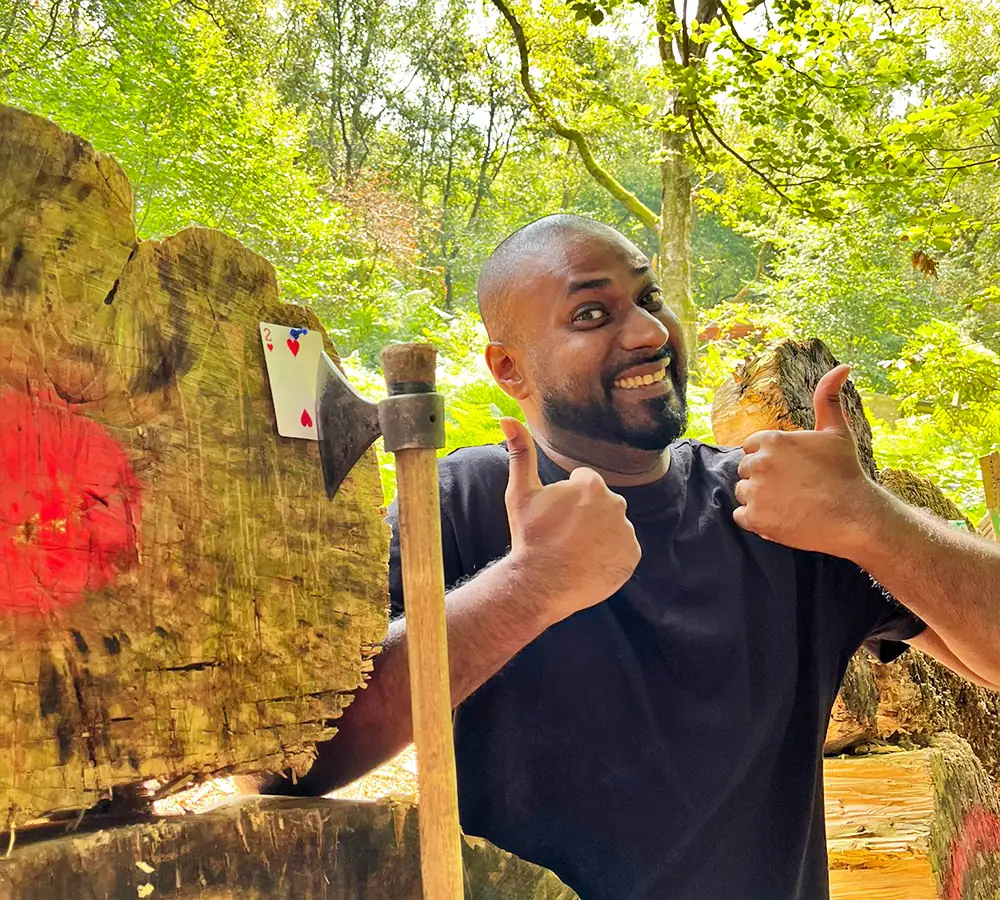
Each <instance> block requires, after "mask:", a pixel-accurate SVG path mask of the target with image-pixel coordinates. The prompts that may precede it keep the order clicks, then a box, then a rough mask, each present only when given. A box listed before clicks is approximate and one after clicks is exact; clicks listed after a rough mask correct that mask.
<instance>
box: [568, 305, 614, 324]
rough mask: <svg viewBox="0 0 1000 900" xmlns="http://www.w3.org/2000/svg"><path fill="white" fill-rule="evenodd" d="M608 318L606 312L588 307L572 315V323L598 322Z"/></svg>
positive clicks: (598, 308)
mask: <svg viewBox="0 0 1000 900" xmlns="http://www.w3.org/2000/svg"><path fill="white" fill-rule="evenodd" d="M607 317H608V312H607V310H605V309H601V308H600V307H597V306H589V307H587V308H586V309H581V310H579V311H578V312H575V313H574V314H573V321H574V322H600V321H601V320H602V319H606V318H607Z"/></svg>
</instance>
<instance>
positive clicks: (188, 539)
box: [0, 107, 388, 896]
mask: <svg viewBox="0 0 1000 900" xmlns="http://www.w3.org/2000/svg"><path fill="white" fill-rule="evenodd" d="M131 209H132V200H131V191H130V188H129V184H128V180H127V179H126V177H125V175H124V173H123V172H122V171H121V169H120V168H119V167H118V166H117V164H116V163H115V162H114V161H113V160H112V159H110V158H109V157H107V156H104V155H102V154H100V153H96V152H95V151H94V150H93V148H92V147H91V146H90V145H89V144H87V143H86V142H84V141H82V140H80V139H79V138H76V137H74V136H72V135H68V134H66V133H64V132H63V131H61V130H60V129H59V128H57V127H56V126H55V125H53V124H51V123H49V122H47V121H45V120H42V119H39V118H36V117H34V116H30V115H27V114H25V113H22V112H19V111H17V110H14V109H10V108H7V107H0V410H2V411H3V416H2V418H0V697H2V698H3V702H2V703H0V734H3V736H4V741H3V742H2V744H0V827H2V826H3V824H4V822H10V821H23V820H24V819H26V818H29V817H31V816H34V815H36V814H39V813H42V812H45V811H48V810H51V809H55V808H66V807H89V806H91V805H93V804H94V803H95V801H97V800H98V799H99V798H101V797H104V796H107V794H108V792H109V789H110V788H111V787H112V786H114V785H119V784H123V783H130V782H139V781H143V780H145V779H149V778H157V779H162V780H171V779H174V778H177V777H179V776H183V775H185V774H186V773H191V772H195V773H198V772H210V771H217V770H221V769H229V770H231V771H252V770H265V769H278V768H280V767H283V766H286V765H291V766H293V767H296V768H298V769H300V770H301V769H302V768H304V767H305V766H306V765H307V764H308V761H309V759H310V754H311V750H312V746H313V744H314V742H316V741H319V740H325V739H328V738H329V737H331V736H332V735H333V733H334V727H335V719H336V717H337V716H338V715H339V714H340V711H341V709H342V708H343V706H344V705H346V704H347V703H348V702H349V701H350V699H351V697H352V696H353V694H352V692H353V691H354V690H356V689H357V688H358V687H359V686H360V685H362V683H363V678H364V673H365V672H367V671H369V670H370V668H371V657H372V655H373V654H374V652H375V649H374V645H375V644H376V643H377V642H378V641H380V640H381V638H382V637H383V635H384V633H385V629H386V627H387V586H386V565H385V560H386V558H387V543H388V531H387V528H386V526H385V524H384V521H383V517H382V515H381V512H380V506H381V490H380V486H379V479H378V472H377V465H376V461H375V458H374V454H373V453H369V454H368V456H366V458H365V459H364V460H363V461H362V462H361V463H360V464H359V465H358V467H357V468H356V469H355V470H354V472H353V474H352V476H351V478H349V479H348V481H347V483H346V484H345V485H344V487H343V488H342V489H341V491H340V493H339V495H338V497H337V499H336V500H335V501H334V502H333V503H330V502H328V501H327V500H326V498H325V495H324V491H323V480H322V473H321V470H320V463H319V459H318V454H317V447H316V444H315V443H314V442H308V441H298V440H289V439H284V438H281V437H279V436H278V435H277V433H276V431H275V427H274V415H273V409H272V406H271V400H270V395H269V391H268V387H267V383H266V378H265V369H264V360H263V349H262V347H261V344H260V339H259V336H258V330H257V325H258V322H259V321H262V320H264V321H270V322H276V323H284V324H288V325H296V326H303V327H310V328H317V327H319V325H318V322H317V320H316V319H315V317H314V316H313V314H312V313H311V312H308V311H306V310H304V309H302V308H299V307H294V306H290V305H285V304H282V303H280V302H279V299H278V288H277V284H276V281H275V275H274V271H273V269H272V267H271V266H270V264H268V263H267V262H266V261H265V260H263V259H261V258H260V257H258V256H256V255H255V254H253V253H251V252H250V251H249V250H247V249H246V248H244V247H243V246H241V245H240V244H239V243H237V242H236V241H234V240H232V239H230V238H228V237H226V236H225V235H223V234H221V233H219V232H215V231H210V230H205V229H197V228H192V229H188V230H185V231H183V232H181V233H180V234H177V235H174V236H172V237H168V238H166V239H164V240H162V241H143V242H139V241H137V240H136V237H135V232H134V228H133V224H132V219H131ZM324 340H325V341H326V349H327V351H328V352H330V353H331V354H332V353H333V347H332V346H331V345H330V344H329V341H328V340H326V339H325V338H324ZM49 896H55V895H49Z"/></svg>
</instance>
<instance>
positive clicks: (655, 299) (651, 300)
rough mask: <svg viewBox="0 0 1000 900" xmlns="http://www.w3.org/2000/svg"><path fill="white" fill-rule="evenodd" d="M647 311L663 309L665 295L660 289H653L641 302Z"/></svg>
mask: <svg viewBox="0 0 1000 900" xmlns="http://www.w3.org/2000/svg"><path fill="white" fill-rule="evenodd" d="M639 302H640V303H641V304H642V305H643V306H645V307H646V309H653V310H657V309H661V308H662V307H663V295H662V293H661V292H660V289H659V288H653V290H651V291H650V292H649V293H648V294H646V295H645V296H644V297H643V298H642V300H640V301H639Z"/></svg>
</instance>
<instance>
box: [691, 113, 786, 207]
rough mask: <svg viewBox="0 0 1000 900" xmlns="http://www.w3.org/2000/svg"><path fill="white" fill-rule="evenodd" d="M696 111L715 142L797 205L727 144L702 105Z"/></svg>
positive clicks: (779, 194) (782, 196)
mask: <svg viewBox="0 0 1000 900" xmlns="http://www.w3.org/2000/svg"><path fill="white" fill-rule="evenodd" d="M695 112H697V113H698V115H699V117H700V118H701V120H702V122H704V123H705V128H706V129H707V130H708V133H709V134H710V135H712V137H713V138H715V142H716V143H717V144H718V145H719V146H720V147H722V149H723V150H725V151H726V152H727V153H728V154H729V155H730V156H732V157H734V158H735V159H737V160H739V162H741V163H743V165H744V166H746V167H747V168H748V169H749V170H750V171H751V172H753V173H754V175H756V176H757V177H758V178H759V179H760V180H761V181H763V182H764V184H766V185H767V186H768V187H769V188H770V189H771V190H772V191H774V192H775V193H776V194H777V195H778V196H779V197H781V199H782V200H785V201H787V202H788V203H791V204H792V206H795V205H796V204H795V202H794V201H793V200H792V198H791V197H789V196H788V194H786V193H785V192H784V191H783V190H782V189H781V188H780V187H778V185H777V184H775V183H774V182H773V181H772V180H771V179H770V178H768V177H767V175H765V174H764V173H763V172H762V171H761V170H760V169H758V168H757V167H756V166H755V165H754V164H753V163H752V162H750V160H748V159H746V158H745V157H744V156H742V155H741V154H740V153H739V151H738V150H735V149H734V148H733V147H730V146H729V144H727V143H726V142H725V141H724V140H723V138H722V135H720V134H719V132H717V131H716V130H715V128H714V127H712V123H711V122H710V121H709V118H708V116H706V115H705V111H704V110H703V109H702V108H701V107H700V106H698V105H695ZM689 121H691V120H689ZM691 127H692V130H693V129H694V124H693V122H691Z"/></svg>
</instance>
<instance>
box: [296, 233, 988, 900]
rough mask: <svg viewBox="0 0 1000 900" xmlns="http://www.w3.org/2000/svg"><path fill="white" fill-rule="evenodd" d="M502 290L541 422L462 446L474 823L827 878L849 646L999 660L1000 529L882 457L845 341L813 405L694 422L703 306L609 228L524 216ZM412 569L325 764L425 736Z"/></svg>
mask: <svg viewBox="0 0 1000 900" xmlns="http://www.w3.org/2000/svg"><path fill="white" fill-rule="evenodd" d="M479 302H480V308H481V311H482V315H483V319H484V321H485V324H486V327H487V330H488V332H489V336H490V344H489V346H488V348H487V351H486V357H487V361H488V363H489V366H490V370H491V371H492V373H493V376H494V378H495V379H496V381H497V383H498V384H499V385H500V387H501V388H502V389H503V390H504V391H505V392H506V393H507V394H509V395H510V396H511V397H513V398H514V399H515V400H517V402H518V404H519V405H520V407H521V409H522V411H523V413H524V417H525V419H526V421H527V423H528V426H529V428H530V433H529V431H528V430H527V429H525V427H524V426H523V425H521V424H519V423H518V422H516V421H514V420H511V419H506V420H503V422H502V426H503V429H504V433H505V435H506V436H507V442H506V447H482V448H473V449H468V450H464V451H459V452H457V453H454V454H452V455H451V456H449V457H447V458H446V459H444V460H442V463H441V491H442V516H443V539H444V551H445V575H446V580H447V583H448V585H449V587H450V592H449V594H448V597H447V612H448V629H449V630H448V638H449V654H450V663H451V687H452V698H453V702H454V704H455V706H456V712H455V720H454V724H455V740H456V754H457V760H458V774H459V800H460V807H461V816H462V825H463V828H464V830H465V831H466V832H468V833H471V834H477V835H482V836H484V837H486V838H488V839H490V840H492V841H493V842H495V843H496V844H498V845H500V846H501V847H504V848H505V849H508V850H510V851H512V852H514V853H517V854H518V855H520V856H522V857H524V858H526V859H529V860H532V861H534V862H536V863H539V864H541V865H544V866H547V867H549V868H551V869H552V870H554V871H555V872H556V874H557V875H559V876H560V877H561V878H562V879H563V880H564V881H565V882H566V883H567V884H569V885H570V886H571V887H573V888H574V889H575V890H576V891H577V892H578V893H579V894H580V896H581V897H582V898H583V900H612V898H614V900H626V898H628V900H818V898H822V897H826V896H827V894H828V888H827V871H826V853H825V848H826V844H825V838H824V828H823V812H822V810H823V802H822V767H821V756H822V745H823V737H824V734H825V730H826V725H827V720H828V717H829V713H830V708H831V705H832V703H833V700H834V697H835V695H836V692H837V689H838V687H839V685H840V681H841V679H842V677H843V675H844V672H845V669H846V666H847V663H848V660H849V659H850V657H851V655H852V654H853V653H854V652H855V650H856V649H857V648H858V647H859V646H861V644H862V643H863V642H867V644H868V646H869V647H870V648H871V649H872V650H873V651H874V652H876V653H879V654H880V655H881V656H882V657H883V658H885V659H888V658H891V657H894V656H896V655H898V654H899V653H900V652H902V650H903V649H904V648H905V645H904V644H902V643H900V642H902V641H907V642H909V643H910V644H911V645H913V646H917V647H920V648H921V649H923V650H925V651H927V652H928V653H930V654H931V655H933V656H935V657H937V658H938V659H939V660H941V661H943V662H944V663H946V664H947V665H949V666H951V667H952V668H953V669H955V670H956V671H957V672H959V673H960V674H962V675H965V676H966V677H969V678H972V679H974V680H976V681H978V682H979V683H981V684H986V685H990V686H992V685H994V684H997V683H1000V652H998V649H997V648H998V647H1000V604H998V603H997V600H998V597H1000V590H998V586H1000V553H998V552H997V549H998V548H996V547H994V546H992V545H989V544H987V543H986V542H984V541H980V540H977V539H975V538H972V537H971V536H964V535H961V534H959V533H957V532H955V531H952V530H949V529H948V528H946V527H944V526H942V525H939V524H937V523H935V522H932V521H930V520H929V519H928V518H927V517H926V516H924V515H922V514H920V513H918V512H916V511H913V510H911V509H909V508H907V507H906V506H905V505H903V504H901V503H900V502H898V501H897V500H895V499H894V498H892V497H891V496H890V495H888V494H887V493H886V492H885V491H883V490H882V489H881V488H879V487H877V486H876V485H874V484H873V483H872V482H870V481H869V480H868V479H867V478H866V476H865V475H864V473H863V471H862V469H861V467H860V464H859V462H858V458H857V455H856V451H855V449H854V443H853V440H852V438H851V434H850V431H849V428H848V426H847V423H846V421H845V419H844V414H843V412H842V410H841V407H840V401H839V392H840V388H841V385H842V384H843V382H844V380H845V379H846V377H847V368H846V367H843V366H842V367H839V368H838V369H835V370H834V371H833V372H831V373H829V374H828V375H827V376H826V377H825V378H824V379H823V380H822V381H821V383H820V385H819V387H818V388H817V391H816V430H815V431H813V432H803V433H763V434H758V435H754V436H753V437H751V438H750V439H749V440H748V441H747V442H746V444H745V445H744V447H743V450H742V451H740V450H721V449H717V448H712V447H708V446H705V445H701V444H699V443H696V442H691V441H677V438H678V437H679V435H680V434H681V433H682V431H683V429H684V426H685V415H686V414H685V403H684V391H685V357H684V347H683V345H682V343H681V337H680V336H681V329H680V326H679V323H678V322H677V320H676V319H675V318H674V317H673V315H672V314H671V313H670V311H669V310H668V308H667V306H666V304H665V303H664V302H663V299H662V297H661V295H660V289H659V288H658V287H657V285H656V281H655V276H654V274H653V272H652V270H651V268H650V265H649V262H648V260H647V259H646V258H645V257H644V256H643V255H642V254H641V253H640V251H639V250H637V249H636V248H635V247H634V246H633V245H632V244H631V243H629V242H628V241H626V240H625V239H624V238H623V237H621V236H620V235H618V234H617V233H616V232H614V231H613V230H611V229H610V228H607V227H605V226H603V225H599V224H597V223H594V222H591V221H588V220H586V219H581V218H577V217H572V216H564V215H560V216H552V217H549V218H546V219H542V220H540V221H538V222H535V223H533V224H531V225H529V226H527V227H525V228H523V229H522V230H520V231H519V232H517V233H515V234H514V235H512V236H511V237H510V238H508V239H507V240H506V241H505V242H504V243H503V244H501V245H500V246H499V247H498V248H497V249H496V251H494V253H493V255H492V256H491V257H490V259H489V260H488V262H487V263H486V265H485V266H484V268H483V271H482V275H481V278H480V282H479ZM532 436H533V437H534V441H533V440H532ZM536 444H537V448H536ZM390 573H391V575H390V583H391V592H392V607H393V613H394V615H395V618H394V620H393V622H392V624H391V627H390V631H389V635H388V638H387V640H386V642H385V648H384V651H383V653H382V654H381V655H380V656H379V657H378V658H377V659H376V665H375V671H374V674H373V676H372V680H371V683H370V685H369V687H368V689H367V690H366V691H362V692H359V693H358V695H357V699H356V700H355V702H354V703H353V705H352V706H350V707H349V708H348V710H347V711H346V712H345V714H344V716H343V718H342V720H341V722H340V726H341V733H340V734H339V735H338V736H337V737H336V738H335V739H334V740H333V741H332V742H330V743H329V744H327V745H325V746H323V747H321V748H320V755H319V759H318V761H317V763H316V765H315V766H314V768H313V770H312V771H311V772H310V773H309V774H308V775H307V776H306V778H305V779H303V780H302V781H300V783H299V785H298V787H297V790H298V791H300V792H305V793H321V792H324V791H327V790H330V789H331V788H333V787H335V786H336V785H337V784H340V783H345V782H347V781H349V780H351V779H352V778H354V777H356V776H357V775H360V774H361V773H362V772H364V771H367V770H368V769H370V768H372V767H373V766H375V765H377V764H378V763H380V762H382V761H383V760H385V759H387V758H388V757H390V756H391V755H392V754H393V753H395V752H396V751H398V750H399V749H401V748H402V747H403V746H404V745H405V744H406V743H407V742H408V741H409V740H410V711H409V691H408V677H407V671H406V643H405V636H406V621H405V617H404V616H403V612H404V603H403V597H402V590H401V579H400V573H399V556H398V544H397V543H396V541H395V538H394V541H393V547H392V556H391V566H390ZM869 573H870V575H869ZM872 577H874V578H875V579H877V580H878V581H879V582H880V583H881V584H882V585H883V586H884V587H885V589H886V590H887V591H889V592H890V593H891V594H892V595H893V596H894V597H896V598H898V600H899V601H900V603H902V604H904V605H905V608H904V606H900V605H899V604H897V603H896V602H895V601H894V600H892V599H890V598H889V597H887V596H886V594H885V593H884V592H883V591H882V590H881V589H880V588H879V587H878V586H877V585H875V584H873V583H872V580H871V579H872ZM924 623H926V625H925V624H924Z"/></svg>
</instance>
